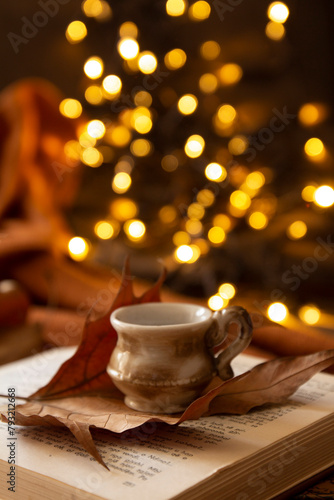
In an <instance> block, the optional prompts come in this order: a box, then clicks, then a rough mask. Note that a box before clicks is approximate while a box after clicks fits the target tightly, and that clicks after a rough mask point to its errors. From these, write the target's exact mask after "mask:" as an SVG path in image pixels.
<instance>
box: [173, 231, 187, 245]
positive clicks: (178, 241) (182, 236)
mask: <svg viewBox="0 0 334 500" xmlns="http://www.w3.org/2000/svg"><path fill="white" fill-rule="evenodd" d="M190 242H191V238H190V236H189V234H188V233H186V232H185V231H177V232H176V233H174V234H173V243H174V245H175V246H177V247H178V246H182V245H189V243H190Z"/></svg>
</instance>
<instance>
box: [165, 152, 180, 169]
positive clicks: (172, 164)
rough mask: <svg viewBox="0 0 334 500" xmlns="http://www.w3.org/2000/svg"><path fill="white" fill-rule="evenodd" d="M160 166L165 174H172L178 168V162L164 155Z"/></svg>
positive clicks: (170, 156)
mask: <svg viewBox="0 0 334 500" xmlns="http://www.w3.org/2000/svg"><path fill="white" fill-rule="evenodd" d="M161 166H162V168H163V169H164V170H165V171H166V172H174V170H176V169H177V167H178V166H179V160H178V159H177V158H176V156H174V155H165V156H164V157H163V158H162V159H161Z"/></svg>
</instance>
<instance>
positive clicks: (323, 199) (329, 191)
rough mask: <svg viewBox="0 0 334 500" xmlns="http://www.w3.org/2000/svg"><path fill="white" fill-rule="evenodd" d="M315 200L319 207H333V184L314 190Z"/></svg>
mask: <svg viewBox="0 0 334 500" xmlns="http://www.w3.org/2000/svg"><path fill="white" fill-rule="evenodd" d="M313 201H314V203H315V204H316V205H318V206H319V207H324V208H328V207H331V206H332V205H334V189H333V188H332V187H331V186H320V187H318V188H317V189H316V190H315V191H314V195H313Z"/></svg>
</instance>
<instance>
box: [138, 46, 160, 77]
mask: <svg viewBox="0 0 334 500" xmlns="http://www.w3.org/2000/svg"><path fill="white" fill-rule="evenodd" d="M157 65H158V61H157V58H156V57H155V55H154V54H153V52H149V51H148V50H147V51H145V52H141V53H140V54H139V59H138V67H139V69H140V71H141V72H142V73H144V74H145V75H149V74H150V73H154V71H155V70H156V68H157Z"/></svg>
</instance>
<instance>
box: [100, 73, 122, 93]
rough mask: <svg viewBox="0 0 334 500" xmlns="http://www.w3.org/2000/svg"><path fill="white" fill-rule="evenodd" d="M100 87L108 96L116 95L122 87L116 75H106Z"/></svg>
mask: <svg viewBox="0 0 334 500" xmlns="http://www.w3.org/2000/svg"><path fill="white" fill-rule="evenodd" d="M102 87H103V89H104V91H105V92H107V94H109V95H110V96H115V95H118V93H119V92H120V91H121V88H122V80H121V79H120V78H119V76H117V75H108V76H106V77H105V78H104V79H103V82H102Z"/></svg>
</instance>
